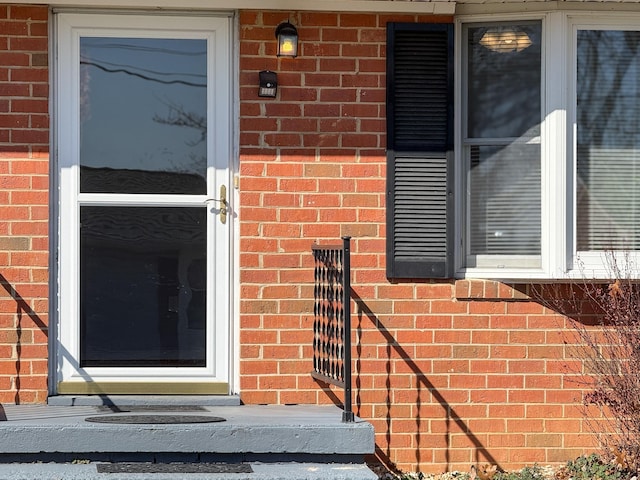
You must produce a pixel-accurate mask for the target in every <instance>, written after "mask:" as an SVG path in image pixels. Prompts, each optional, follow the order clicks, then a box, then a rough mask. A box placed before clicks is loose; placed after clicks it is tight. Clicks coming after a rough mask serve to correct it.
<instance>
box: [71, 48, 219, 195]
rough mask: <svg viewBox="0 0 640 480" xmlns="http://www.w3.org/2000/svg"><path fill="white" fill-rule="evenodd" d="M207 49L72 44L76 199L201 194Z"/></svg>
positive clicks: (204, 142)
mask: <svg viewBox="0 0 640 480" xmlns="http://www.w3.org/2000/svg"><path fill="white" fill-rule="evenodd" d="M206 114H207V41H206V40H203V39H162V38H94V37H83V38H81V39H80V191H81V192H83V193H151V194H154V193H155V194H163V193H174V194H205V193H206V167H207V148H206V136H207V121H206V118H207V117H206Z"/></svg>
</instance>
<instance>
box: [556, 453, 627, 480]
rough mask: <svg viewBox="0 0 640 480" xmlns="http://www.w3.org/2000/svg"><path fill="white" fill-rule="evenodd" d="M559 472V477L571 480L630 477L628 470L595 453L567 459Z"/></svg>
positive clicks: (620, 479) (621, 478)
mask: <svg viewBox="0 0 640 480" xmlns="http://www.w3.org/2000/svg"><path fill="white" fill-rule="evenodd" d="M561 473H562V474H561V476H560V478H566V479H572V480H627V479H630V478H631V477H632V475H631V473H630V472H629V471H627V470H624V469H622V468H620V467H619V466H616V465H614V464H612V463H610V462H607V461H605V460H603V459H602V457H600V456H599V455H596V454H595V453H593V454H591V455H589V456H586V455H582V456H580V457H578V458H576V459H575V460H570V461H568V462H567V465H566V466H565V467H564V468H563V469H562V470H561Z"/></svg>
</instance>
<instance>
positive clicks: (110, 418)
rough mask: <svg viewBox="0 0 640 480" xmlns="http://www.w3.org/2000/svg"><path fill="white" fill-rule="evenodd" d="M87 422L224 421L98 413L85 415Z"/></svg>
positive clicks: (208, 417) (219, 420)
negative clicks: (93, 415)
mask: <svg viewBox="0 0 640 480" xmlns="http://www.w3.org/2000/svg"><path fill="white" fill-rule="evenodd" d="M85 421H87V422H93V423H134V424H141V425H145V424H150V425H152V424H163V425H173V424H180V423H215V422H224V421H225V419H224V418H222V417H210V416H206V415H100V416H98V417H87V418H85Z"/></svg>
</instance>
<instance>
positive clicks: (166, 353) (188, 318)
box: [80, 206, 207, 367]
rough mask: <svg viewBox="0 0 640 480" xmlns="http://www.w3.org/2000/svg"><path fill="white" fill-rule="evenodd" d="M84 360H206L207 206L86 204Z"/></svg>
mask: <svg viewBox="0 0 640 480" xmlns="http://www.w3.org/2000/svg"><path fill="white" fill-rule="evenodd" d="M80 221H81V228H80V232H81V235H80V312H81V313H80V336H81V352H80V365H81V366H82V367H92V366H135V367H152V366H205V365H206V336H207V334H206V328H205V326H206V321H205V319H206V308H205V307H206V300H205V291H206V208H205V207H113V206H83V207H81V209H80Z"/></svg>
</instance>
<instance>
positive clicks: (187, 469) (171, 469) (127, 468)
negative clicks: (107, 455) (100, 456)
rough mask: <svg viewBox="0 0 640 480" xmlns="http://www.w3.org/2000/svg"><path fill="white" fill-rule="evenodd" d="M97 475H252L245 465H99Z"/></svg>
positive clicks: (251, 470)
mask: <svg viewBox="0 0 640 480" xmlns="http://www.w3.org/2000/svg"><path fill="white" fill-rule="evenodd" d="M96 467H97V469H98V473H253V469H252V468H251V465H248V464H246V463H99V464H97V465H96Z"/></svg>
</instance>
